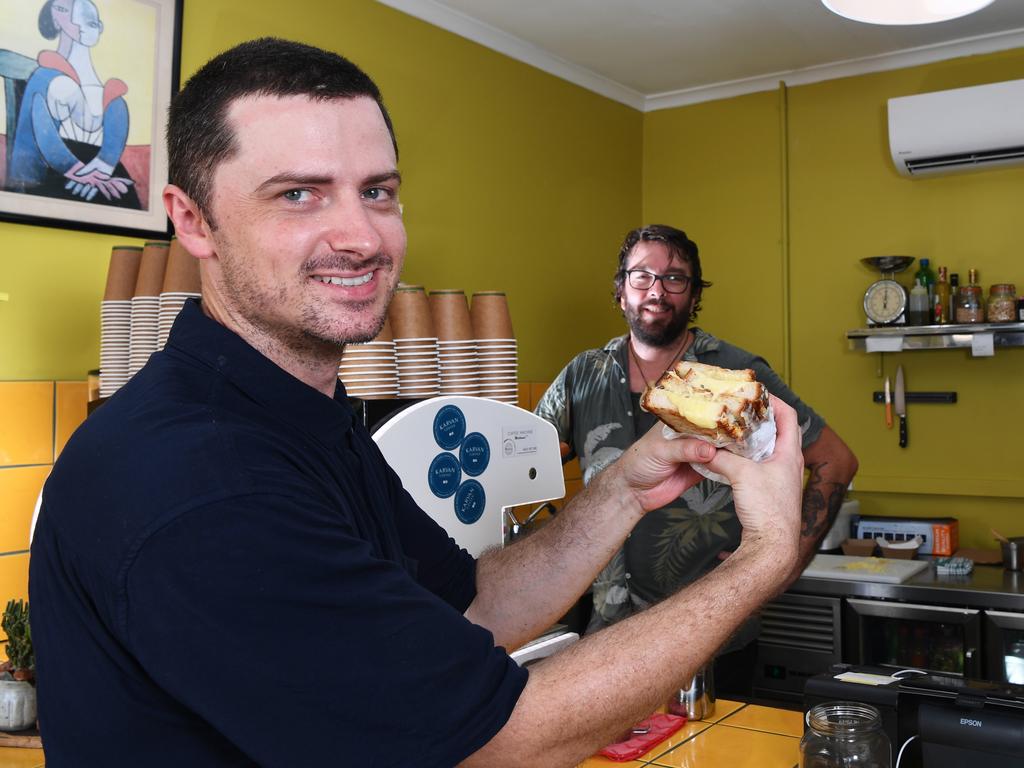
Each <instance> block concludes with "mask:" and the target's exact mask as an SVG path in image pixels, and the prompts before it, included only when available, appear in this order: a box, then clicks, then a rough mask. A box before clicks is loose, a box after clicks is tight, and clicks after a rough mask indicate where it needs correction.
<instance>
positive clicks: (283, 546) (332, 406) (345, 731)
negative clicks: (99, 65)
mask: <svg viewBox="0 0 1024 768" xmlns="http://www.w3.org/2000/svg"><path fill="white" fill-rule="evenodd" d="M168 145H169V150H170V161H171V167H170V178H171V182H172V183H171V185H169V186H168V187H167V189H166V190H165V191H164V202H165V205H166V208H167V211H168V214H169V216H170V217H171V219H172V221H173V222H174V225H175V228H176V231H177V235H178V237H179V239H180V240H181V242H182V244H183V245H184V246H185V247H186V249H187V250H188V251H189V252H190V253H192V254H193V255H194V256H195V257H196V258H198V259H199V260H200V269H201V273H202V280H203V300H202V303H201V304H199V303H192V304H190V305H188V306H186V308H185V309H184V310H183V312H182V314H181V315H180V316H179V318H178V320H177V322H176V323H175V325H174V328H173V330H172V332H171V336H170V339H169V341H168V344H167V347H166V349H165V350H164V351H162V352H161V353H158V354H156V355H154V356H153V357H152V358H151V360H150V362H149V364H148V365H147V366H146V367H145V368H144V369H143V370H142V371H141V372H140V373H139V374H138V375H136V376H135V377H134V378H133V379H132V380H131V382H129V383H128V384H127V385H126V386H125V387H124V388H123V389H122V390H121V391H119V392H118V394H117V395H115V396H114V397H113V398H112V399H111V400H110V401H109V402H108V403H107V404H105V405H104V406H103V407H102V408H101V409H99V410H98V411H96V413H94V414H93V415H92V416H90V418H89V419H88V420H87V422H86V423H85V424H84V425H83V427H82V428H81V429H79V430H78V432H76V433H75V435H74V436H73V437H72V439H71V440H70V442H69V443H68V445H67V447H66V448H65V450H64V451H63V452H62V454H61V457H60V460H59V461H58V462H57V465H56V466H55V468H54V470H53V473H52V475H51V477H50V479H49V481H48V482H47V484H46V489H45V493H44V497H43V506H42V510H41V513H40V517H39V522H38V526H37V528H36V531H35V538H34V541H33V545H32V558H31V572H30V592H31V599H32V619H33V635H34V638H35V643H36V651H37V671H38V685H39V710H40V725H41V728H42V736H43V740H44V743H45V744H46V757H47V765H48V766H49V767H50V768H63V766H76V767H80V766H104V767H105V768H109V767H110V766H147V768H154V767H158V766H174V767H175V768H181V766H188V768H203V767H205V766H229V765H230V766H253V765H261V766H288V767H289V768H290V767H292V766H320V765H354V766H371V765H398V766H406V765H409V766H412V765H415V766H449V765H455V764H459V763H461V764H464V765H469V766H503V765H528V766H537V765H552V766H557V765H566V766H570V765H574V764H576V763H577V762H578V761H579V760H580V759H582V758H584V757H585V756H586V755H588V754H590V753H592V752H593V751H595V750H596V749H598V748H599V747H601V746H602V745H604V744H606V743H609V742H611V741H613V740H614V739H615V737H616V736H617V735H618V734H619V733H621V732H622V730H623V729H624V728H626V727H627V726H628V725H630V724H631V723H633V722H635V721H637V720H639V719H641V718H642V717H645V716H646V715H648V714H650V712H652V711H653V710H654V709H656V708H657V706H658V705H660V704H662V703H663V702H664V701H665V700H666V699H667V698H668V696H669V693H670V692H671V691H672V690H673V689H674V688H678V687H679V685H680V684H681V683H682V682H683V681H685V680H688V679H689V678H690V677H691V676H692V674H693V672H694V670H695V669H696V667H697V666H699V665H700V664H701V663H702V662H703V661H704V660H705V659H706V658H707V657H708V656H710V654H711V653H712V652H713V651H714V649H715V648H716V647H717V646H718V645H719V644H721V642H722V641H723V640H724V639H725V638H726V637H727V636H728V635H729V633H730V632H731V631H732V630H733V629H734V628H735V627H736V626H738V625H739V623H740V622H741V621H742V620H743V619H744V617H746V616H747V615H748V614H749V613H750V612H751V611H752V610H754V609H755V608H756V606H757V605H759V604H760V603H761V602H763V601H764V600H765V599H767V598H769V597H770V596H772V595H773V594H774V593H775V592H776V591H777V590H778V589H779V588H780V587H781V585H782V583H783V582H784V580H785V577H786V575H787V571H788V568H787V566H786V564H787V563H790V562H792V560H793V557H794V556H795V552H796V546H797V540H798V534H799V500H800V485H801V479H802V477H801V472H802V462H801V458H800V451H799V430H798V429H797V427H796V422H795V419H794V416H793V412H792V410H791V409H789V408H788V407H787V406H785V405H784V404H782V403H781V402H779V401H775V409H776V413H777V414H778V417H777V421H778V427H779V440H778V444H777V447H776V453H775V455H774V456H773V457H772V459H770V460H769V461H767V462H765V463H764V464H760V465H755V464H752V463H751V462H748V461H745V460H743V459H739V458H737V457H735V456H733V455H731V454H728V453H725V452H723V453H718V454H716V452H715V450H714V449H713V448H711V447H710V446H707V445H706V444H703V443H698V442H695V441H689V440H676V441H668V440H665V439H664V438H662V437H661V435H660V432H659V431H658V430H652V432H651V433H650V434H649V435H648V436H647V437H646V438H643V439H641V440H640V441H638V442H637V443H636V444H635V446H634V447H633V448H632V449H631V450H630V451H627V452H626V453H625V454H624V456H623V457H622V459H621V460H620V461H619V462H618V464H617V465H616V466H615V467H613V468H610V469H608V470H607V471H605V472H604V473H603V474H602V475H601V477H600V478H599V480H598V481H595V482H594V483H592V484H591V485H590V486H589V487H588V488H587V489H586V490H585V491H584V492H583V493H581V494H580V495H579V496H578V497H577V500H576V502H575V503H574V504H571V505H569V506H568V507H567V508H566V509H565V510H564V511H563V512H562V514H560V515H559V516H558V518H557V519H556V520H554V521H553V522H552V523H551V524H549V525H548V526H546V527H545V528H544V529H543V530H542V531H540V532H538V533H537V534H535V535H534V536H531V537H529V538H527V539H525V540H524V541H522V542H520V543H518V544H517V545H515V546H512V547H508V548H505V549H503V550H500V551H497V552H493V553H490V554H488V555H485V556H484V557H482V558H480V559H479V560H478V561H474V560H473V558H471V557H470V556H469V555H468V554H467V553H466V552H465V551H464V550H461V549H459V548H458V547H457V546H456V545H455V544H454V542H453V541H452V540H451V539H450V538H449V537H448V536H447V535H446V534H445V532H444V531H443V530H442V529H440V528H439V527H438V526H437V525H436V524H435V523H434V522H433V521H432V520H431V519H430V518H429V517H427V516H426V515H425V514H424V513H423V512H422V511H421V510H420V509H418V508H417V507H416V505H415V504H414V503H413V501H412V500H411V498H410V497H409V495H408V494H407V493H406V492H405V491H404V490H403V489H402V487H401V484H400V483H399V481H398V479H397V477H396V475H395V474H394V473H393V472H392V471H391V470H390V468H389V467H388V466H387V465H386V464H385V462H384V460H383V458H382V457H381V455H380V453H379V452H378V451H377V449H376V446H375V445H374V443H373V441H372V440H371V439H370V437H369V435H368V434H367V433H366V431H365V430H364V429H363V428H362V427H361V426H360V425H359V424H358V423H356V422H355V421H354V420H353V418H352V414H351V412H350V411H349V409H348V406H347V404H346V399H345V393H344V388H343V387H342V386H341V385H340V384H339V383H338V380H337V361H338V359H339V357H340V352H341V349H342V347H343V345H344V344H345V343H346V342H360V341H366V340H368V339H370V338H372V337H373V336H375V335H376V333H377V331H378V330H379V329H380V327H381V325H382V323H383V320H384V317H385V313H386V310H387V306H388V302H389V301H390V298H391V295H392V292H393V291H394V289H395V286H396V284H397V282H398V277H399V274H400V272H401V267H402V262H403V258H404V254H405V244H406V242H405V230H404V227H403V224H402V218H401V206H400V205H399V202H398V190H399V183H400V176H399V173H398V168H397V148H396V144H395V140H394V135H393V131H392V127H391V122H390V119H389V117H388V114H387V111H386V110H385V108H384V105H383V103H382V100H381V96H380V93H379V91H378V90H377V88H376V86H375V85H374V84H373V82H372V81H371V80H370V79H369V78H368V77H367V76H366V75H365V74H364V73H363V72H361V71H360V70H359V69H358V68H357V67H355V66H354V65H353V64H351V63H350V62H348V61H347V60H345V59H343V58H341V57H339V56H337V55H335V54H332V53H328V52H325V51H321V50H318V49H315V48H310V47H308V46H304V45H299V44H296V43H289V42H285V41H281V40H274V39H263V40H257V41H253V42H250V43H245V44H242V45H240V46H238V47H236V48H234V49H232V50H230V51H228V52H226V53H224V54H221V55H220V56H218V57H216V58H215V59H213V60H212V61H210V62H209V63H208V64H206V65H205V66H204V67H203V68H202V69H200V70H199V71H198V72H197V73H196V74H195V75H194V76H193V77H192V79H191V80H190V81H189V83H188V84H187V85H186V86H185V88H184V89H183V90H182V92H181V93H180V94H178V95H177V96H176V97H175V99H174V102H173V104H172V107H171V112H170V122H169V127H168ZM689 462H706V463H707V464H708V465H709V466H710V467H711V468H712V469H714V470H715V471H717V472H720V473H723V474H725V475H727V476H728V477H730V478H731V480H732V484H733V488H734V490H735V498H736V507H737V512H738V514H739V516H740V518H741V520H742V522H743V524H744V528H745V531H744V536H743V541H742V543H741V544H740V546H739V548H738V549H737V551H736V553H735V554H734V555H733V556H732V557H731V558H729V560H728V561H726V563H724V564H723V565H722V567H720V568H718V569H717V570H716V571H715V572H714V573H713V574H711V575H709V576H708V577H707V578H706V579H704V580H702V581H700V582H697V583H696V584H694V585H691V586H689V587H687V588H686V589H685V590H683V591H681V592H679V593H678V594H676V595H674V596H672V597H670V598H668V599H667V600H665V601H664V602H663V603H661V604H660V605H658V606H655V607H653V608H652V609H650V610H648V611H646V612H645V613H643V614H642V615H639V616H636V617H633V618H630V619H628V620H626V621H623V622H621V623H620V624H618V625H616V626H615V627H612V628H610V629H609V630H607V631H605V632H602V633H600V634H599V635H597V636H595V637H593V638H588V639H585V640H583V641H581V642H580V643H578V644H577V645H575V646H573V647H572V648H571V649H570V650H568V651H566V652H564V653H562V654H560V655H558V656H555V657H553V658H551V659H549V660H547V661H545V662H543V663H541V664H538V665H537V666H535V667H533V668H532V669H531V672H530V673H529V674H527V672H526V671H525V670H523V669H520V668H519V667H517V666H516V665H515V663H514V662H512V661H511V660H510V659H509V657H508V655H507V654H506V653H505V650H504V649H506V648H515V647H517V646H518V645H520V644H522V643H523V642H525V641H527V640H528V639H530V638H531V637H534V636H536V635H537V634H539V633H540V632H541V631H543V630H544V629H545V628H546V627H548V626H550V624H551V623H552V622H553V621H555V620H556V619H557V618H558V617H559V616H560V615H562V614H563V613H564V612H565V610H566V609H567V608H568V607H569V606H570V605H571V604H572V603H573V602H574V601H575V599H576V598H577V597H578V596H579V595H580V594H581V593H582V592H583V591H584V590H585V589H586V588H587V586H588V585H589V584H590V582H591V580H592V579H593V577H594V575H595V574H596V573H597V571H598V570H599V569H600V568H601V567H602V566H603V565H604V564H605V563H606V562H607V561H608V559H609V558H610V557H611V555H612V554H613V553H614V552H615V550H616V549H617V548H618V546H619V545H620V544H621V542H622V540H623V539H624V537H625V536H626V534H627V533H628V532H629V530H630V529H631V528H632V527H633V526H634V525H635V524H636V522H637V520H638V519H639V518H640V517H641V516H642V515H643V514H644V513H645V511H647V510H651V509H656V508H658V507H659V506H662V505H663V504H664V503H665V502H666V501H667V500H669V499H671V498H675V497H677V496H678V495H679V494H680V493H681V492H682V491H683V490H684V489H686V488H687V487H689V486H691V485H693V484H694V483H695V482H696V481H697V479H698V475H697V474H696V473H695V472H694V471H693V469H692V468H691V467H690V466H689ZM537 585H543V589H541V590H539V589H538V588H537Z"/></svg>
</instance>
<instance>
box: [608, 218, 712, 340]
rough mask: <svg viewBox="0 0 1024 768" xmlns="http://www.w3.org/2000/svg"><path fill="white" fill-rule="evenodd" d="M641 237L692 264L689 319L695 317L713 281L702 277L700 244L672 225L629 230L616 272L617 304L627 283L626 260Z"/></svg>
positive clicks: (620, 252)
mask: <svg viewBox="0 0 1024 768" xmlns="http://www.w3.org/2000/svg"><path fill="white" fill-rule="evenodd" d="M641 240H644V241H652V240H653V241H655V242H658V243H664V244H665V245H666V246H668V249H669V251H670V252H671V253H672V255H673V256H675V257H677V258H679V259H682V260H683V261H684V262H685V263H687V264H689V265H690V270H691V272H692V273H693V274H692V275H691V278H690V291H691V292H692V296H693V309H692V310H691V312H690V320H696V319H697V313H698V312H700V298H701V296H702V295H703V293H704V289H705V288H710V287H711V283H709V282H707V281H706V280H704V279H703V273H702V272H701V268H700V252H699V251H698V249H697V244H696V243H695V242H693V240H691V239H690V238H688V237H687V236H686V233H685V232H683V230H681V229H676V228H675V227H670V226H668V225H667V224H648V225H647V226H646V227H637V228H636V229H633V230H630V231H629V232H628V233H627V234H626V239H625V240H623V241H622V247H621V248H619V268H618V269H617V270H616V272H615V301H616V303H618V301H619V300H620V299H621V298H622V288H623V286H624V285H625V283H626V261H627V260H628V259H629V254H630V253H632V252H633V248H634V247H635V246H636V244H637V243H639V242H640V241H641Z"/></svg>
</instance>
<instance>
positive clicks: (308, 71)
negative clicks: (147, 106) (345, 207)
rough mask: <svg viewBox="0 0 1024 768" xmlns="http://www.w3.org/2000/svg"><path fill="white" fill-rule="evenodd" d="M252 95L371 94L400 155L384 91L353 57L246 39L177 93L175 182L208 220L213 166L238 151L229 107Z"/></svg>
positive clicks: (172, 125)
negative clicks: (352, 60) (229, 118)
mask: <svg viewBox="0 0 1024 768" xmlns="http://www.w3.org/2000/svg"><path fill="white" fill-rule="evenodd" d="M246 96H308V97H309V98H311V99H316V100H322V101H328V100H333V99H353V98H357V97H360V96H367V97H369V98H371V99H373V100H374V101H376V102H377V105H378V106H379V107H380V112H381V115H383V117H384V122H385V124H386V125H387V127H388V132H389V133H390V134H391V143H392V145H393V146H394V148H395V155H396V156H397V154H398V142H397V141H396V139H395V129H394V127H393V126H392V124H391V116H390V115H388V111H387V109H386V108H385V107H384V101H383V98H382V97H381V93H380V89H379V88H377V86H376V84H375V83H374V82H373V80H371V79H370V77H369V75H367V74H366V73H365V72H363V71H362V70H361V69H360V68H359V67H357V66H356V65H355V64H353V63H352V62H351V61H349V60H348V59H346V58H344V57H343V56H339V55H338V54H336V53H332V52H330V51H325V50H322V49H320V48H314V47H313V46H310V45H304V44H302V43H296V42H292V41H290V40H281V39H279V38H275V37H263V38H260V39H258V40H250V41H248V42H245V43H241V44H240V45H236V46H235V47H234V48H231V49H230V50H227V51H225V52H224V53H221V54H219V55H217V56H215V57H214V58H212V59H210V61H208V62H207V63H206V64H204V65H203V66H202V68H201V69H199V71H198V72H196V73H195V74H194V75H192V77H190V78H189V80H188V82H187V83H185V87H184V88H182V89H181V91H180V92H179V93H178V94H177V95H176V96H175V97H174V99H172V101H171V108H170V111H169V117H168V120H167V154H168V159H169V179H170V182H171V183H172V184H175V185H177V186H179V187H181V189H183V190H184V191H185V194H187V195H188V196H189V197H190V198H192V200H193V201H194V202H195V204H196V205H197V206H198V207H199V210H200V211H202V213H203V215H204V216H206V217H207V219H210V192H211V186H212V179H213V172H214V170H215V169H216V167H217V166H218V165H219V164H220V163H222V162H223V161H224V160H226V159H228V158H230V157H231V156H232V155H234V154H235V152H237V151H238V147H237V145H236V143H235V136H234V133H233V131H232V130H231V126H230V125H229V124H228V121H227V113H228V109H229V108H230V106H231V104H232V103H233V102H234V101H236V100H237V99H241V98H244V97H246ZM211 226H214V224H213V222H212V221H211Z"/></svg>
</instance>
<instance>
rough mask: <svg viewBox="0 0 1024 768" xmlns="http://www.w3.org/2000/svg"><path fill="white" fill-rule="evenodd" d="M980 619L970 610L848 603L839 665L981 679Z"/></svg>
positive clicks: (885, 602) (852, 600)
mask: <svg viewBox="0 0 1024 768" xmlns="http://www.w3.org/2000/svg"><path fill="white" fill-rule="evenodd" d="M982 614H983V611H981V610H978V609H974V608H954V607H948V606H938V605H916V604H914V603H902V602H897V601H893V600H862V599H855V598H848V599H846V600H845V601H844V606H843V636H844V649H845V653H844V656H845V658H844V661H847V662H849V663H852V664H857V665H861V666H871V667H886V668H889V669H892V670H894V671H895V670H898V669H919V670H922V671H924V672H941V673H944V674H949V675H956V676H961V677H970V678H982V677H983V676H984V668H985V663H984V659H983V655H984V652H983V647H982Z"/></svg>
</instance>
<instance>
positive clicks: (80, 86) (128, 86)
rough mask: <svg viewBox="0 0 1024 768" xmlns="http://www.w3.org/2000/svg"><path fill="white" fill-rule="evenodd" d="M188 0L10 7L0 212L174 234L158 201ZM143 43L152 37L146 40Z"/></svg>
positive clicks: (2, 66) (0, 32)
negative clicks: (168, 121)
mask: <svg viewBox="0 0 1024 768" xmlns="http://www.w3.org/2000/svg"><path fill="white" fill-rule="evenodd" d="M183 3H184V0H38V1H37V2H32V0H19V2H17V3H11V4H9V5H7V6H6V7H5V9H4V11H3V24H0V83H2V85H3V100H2V101H0V113H2V114H3V116H4V117H3V120H0V131H2V133H0V221H10V222H15V223H21V224H33V225H38V226H45V227H59V228H62V229H73V230H81V231H88V232H100V233H105V234H117V235H125V236H129V237H139V238H153V239H157V238H160V239H166V238H167V237H168V236H169V235H170V234H171V224H170V222H169V220H168V219H167V215H166V213H165V211H164V208H163V203H162V200H161V193H162V190H163V188H164V186H165V185H166V183H167V147H166V144H165V141H164V127H165V123H166V119H167V109H168V106H169V105H170V100H171V97H172V96H173V95H174V94H175V93H176V92H177V90H178V87H179V85H180V70H181V26H182V12H183ZM140 40H144V41H145V40H149V41H151V45H149V46H145V47H142V48H140V43H139V41H140ZM33 46H36V49H35V50H33ZM101 46H109V48H108V49H103V48H101ZM71 62H75V64H72V63H71ZM26 136H27V137H28V138H21V137H26ZM133 142H134V143H133ZM115 159H116V164H115V162H110V161H111V160H115ZM69 163H72V164H71V165H70V167H69V165H68V164H69ZM133 194H134V197H133ZM133 206H134V207H133Z"/></svg>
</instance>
